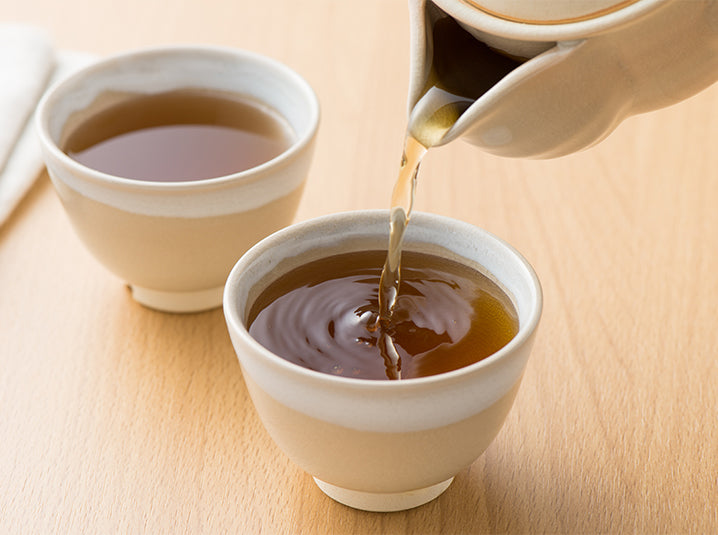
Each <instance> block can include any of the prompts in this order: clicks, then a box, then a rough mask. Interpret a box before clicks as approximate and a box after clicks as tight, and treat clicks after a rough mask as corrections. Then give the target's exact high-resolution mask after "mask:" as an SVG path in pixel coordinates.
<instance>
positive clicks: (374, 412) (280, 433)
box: [224, 211, 542, 511]
mask: <svg viewBox="0 0 718 535" xmlns="http://www.w3.org/2000/svg"><path fill="white" fill-rule="evenodd" d="M388 229H389V213H388V211H359V212H349V213H341V214H334V215H329V216H325V217H320V218H318V219H314V220H310V221H306V222H303V223H300V224H296V225H293V226H291V227H288V228H286V229H283V230H281V231H279V232H277V233H275V234H273V235H272V236H270V237H268V238H266V239H264V240H262V241H261V242H259V243H258V244H257V245H255V246H254V247H253V248H251V249H250V250H249V251H248V252H247V253H246V254H245V255H244V256H243V257H242V258H241V259H240V260H239V262H238V263H237V264H236V265H235V267H234V269H233V270H232V272H231V273H230V276H229V278H228V280H227V284H226V286H225V293H224V313H225V317H226V320H227V326H228V329H229V333H230V336H231V339H232V343H233V345H234V348H235V351H236V353H237V355H238V357H239V362H240V364H241V368H242V373H243V376H244V380H245V383H246V385H247V388H248V389H249V393H250V395H251V397H252V401H253V402H254V405H255V407H256V409H257V412H258V413H259V416H260V418H261V420H262V422H263V424H264V426H265V427H266V429H267V431H268V432H269V434H270V435H271V436H272V438H273V439H274V441H275V442H276V443H277V445H278V446H279V447H280V449H282V450H283V451H284V452H285V453H286V454H287V455H288V456H289V457H290V458H291V459H292V460H293V461H294V462H295V463H296V464H297V465H299V466H300V467H301V468H303V469H304V470H305V471H307V472H308V473H309V474H311V475H312V476H313V477H314V479H315V481H316V482H317V484H318V485H319V487H320V488H321V489H322V490H323V491H324V492H325V493H326V494H328V495H329V496H330V497H332V498H334V499H335V500H337V501H339V502H341V503H344V504H346V505H349V506H352V507H355V508H358V509H365V510H370V511H397V510H402V509H408V508H411V507H416V506H418V505H421V504H423V503H426V502H428V501H430V500H432V499H433V498H435V497H437V496H438V495H439V494H441V493H442V492H443V491H444V490H445V489H446V488H447V487H448V486H449V484H450V483H451V481H452V480H453V478H454V476H455V475H456V474H457V473H458V472H459V471H461V470H462V469H463V468H465V467H466V466H468V465H470V464H471V463H472V462H474V460H475V459H476V458H477V457H479V455H481V453H482V452H483V451H484V450H485V449H486V447H487V446H488V445H489V443H490V442H491V441H492V440H493V438H494V437H495V436H496V434H497V433H498V432H499V429H500V428H501V426H502V424H503V422H504V419H505V417H506V415H507V413H508V411H509V409H510V408H511V405H512V403H513V400H514V397H515V395H516V392H517V390H518V386H519V383H520V381H521V377H522V375H523V372H524V368H525V366H526V362H527V359H528V356H529V351H530V347H531V344H532V341H533V338H534V333H535V330H536V327H537V325H538V322H539V317H540V315H541V307H542V297H541V288H540V285H539V281H538V279H537V277H536V274H535V273H534V271H533V269H532V268H531V266H530V265H529V264H528V262H527V261H526V260H525V259H524V258H523V257H522V256H521V255H520V254H519V253H518V252H516V251H515V250H514V249H513V248H512V247H510V246H509V245H507V244H506V243H505V242H503V241H501V240H500V239H498V238H496V237H495V236H493V235H491V234H489V233H488V232H486V231H484V230H481V229H479V228H477V227H475V226H472V225H469V224H467V223H463V222H460V221H457V220H454V219H450V218H446V217H440V216H436V215H430V214H423V213H418V214H415V215H413V216H412V219H411V223H410V224H409V226H408V230H407V234H406V238H405V246H404V247H405V249H406V250H411V251H419V252H425V253H430V254H436V255H441V256H444V257H448V258H451V259H453V260H456V261H459V262H462V263H464V264H467V265H469V266H472V267H474V268H476V269H479V270H481V271H482V272H483V273H486V274H488V275H489V276H490V277H492V278H493V279H494V280H495V281H496V282H498V283H499V285H500V286H501V287H502V288H503V289H504V290H505V291H506V292H507V294H508V295H509V296H510V297H511V299H512V301H513V303H514V305H515V307H516V309H517V311H518V316H519V332H518V334H517V335H516V336H515V337H514V338H513V339H512V340H511V341H510V342H509V343H508V344H507V345H506V346H504V347H503V348H502V349H501V350H499V351H498V352H496V353H495V354H493V355H491V356H489V357H487V358H486V359H484V360H481V361H479V362H477V363H475V364H472V365H470V366H467V367H464V368H461V369H458V370H455V371H451V372H448V373H443V374H440V375H434V376H430V377H421V378H415V379H406V380H400V381H388V380H386V381H381V380H366V379H353V378H347V377H339V376H334V375H329V374H324V373H320V372H316V371H313V370H309V369H306V368H303V367H301V366H299V365H297V364H294V363H291V362H289V361H287V360H284V359H282V358H281V357H279V356H277V355H275V354H273V353H272V352H270V351H269V350H267V349H265V348H264V347H263V346H262V345H260V344H259V343H258V342H257V341H256V340H254V339H253V338H252V337H251V336H250V335H249V333H248V330H247V324H246V319H247V315H248V313H249V310H250V309H251V306H252V303H253V302H254V300H255V299H256V298H257V296H258V294H259V293H261V291H262V290H263V289H264V288H266V287H267V285H268V284H269V283H270V282H272V281H273V280H275V279H276V278H277V277H279V276H280V275H282V274H284V273H286V272H288V271H289V270H291V269H293V268H294V267H297V266H299V265H302V264H304V263H306V262H310V261H312V260H316V259H319V258H323V257H325V256H329V255H332V254H337V253H341V252H349V251H361V250H372V249H373V250H377V249H386V245H387V241H388Z"/></svg>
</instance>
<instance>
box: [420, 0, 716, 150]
mask: <svg viewBox="0 0 718 535" xmlns="http://www.w3.org/2000/svg"><path fill="white" fill-rule="evenodd" d="M409 6H410V22H411V71H410V72H411V74H410V83H409V111H410V112H411V110H412V109H413V108H414V105H415V104H416V103H417V101H419V99H420V97H421V96H422V95H423V92H424V90H425V85H426V83H427V79H428V77H429V73H430V71H431V69H432V49H433V47H434V43H433V36H432V23H433V21H435V20H437V18H440V17H450V18H451V19H453V20H454V21H456V22H457V23H458V25H456V27H457V29H458V30H459V31H463V30H465V31H467V32H469V33H470V34H471V36H472V37H473V38H474V39H476V40H479V41H481V42H483V43H485V44H486V45H487V46H488V47H489V49H490V50H491V51H492V53H494V52H495V53H497V54H500V55H503V56H507V57H511V58H519V59H518V61H517V63H516V65H517V66H516V67H515V68H513V69H512V70H511V71H510V72H508V74H505V75H504V76H503V77H501V78H500V79H498V80H496V81H495V83H494V82H492V85H491V86H490V87H489V88H488V89H487V90H486V91H485V92H483V93H482V94H481V95H480V96H478V98H476V97H474V98H476V100H475V101H474V102H473V104H471V105H470V106H469V107H468V109H467V110H466V111H465V112H464V113H463V114H462V115H461V116H460V117H459V118H458V120H457V121H456V123H455V124H454V125H453V126H452V127H451V128H450V129H449V130H448V131H447V132H446V133H445V134H444V135H443V137H442V138H441V139H440V140H439V141H438V142H437V143H435V145H443V144H446V143H448V142H450V141H452V140H454V139H456V138H459V137H461V138H463V139H465V140H466V141H468V142H470V143H472V144H474V145H477V146H478V147H480V148H482V149H483V150H485V151H486V152H489V153H493V154H496V155H499V156H507V157H517V158H554V157H558V156H563V155H565V154H569V153H572V152H576V151H579V150H581V149H584V148H587V147H590V146H591V145H593V144H595V143H597V142H598V141H600V140H601V139H603V138H604V137H605V136H607V135H608V134H609V133H610V132H612V131H613V129H614V128H616V126H617V125H618V124H619V123H620V122H621V121H622V120H623V119H625V118H627V117H629V116H631V115H634V114H638V113H643V112H647V111H650V110H655V109H658V108H661V107H665V106H668V105H670V104H674V103H676V102H678V101H680V100H683V99H685V98H687V97H689V96H691V95H693V94H695V93H697V92H699V91H700V90H702V89H704V88H706V87H708V86H709V85H711V84H712V83H713V82H714V81H715V80H716V79H718V0H409ZM462 28H463V30H462Z"/></svg>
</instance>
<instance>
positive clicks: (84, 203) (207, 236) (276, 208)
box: [36, 46, 319, 312]
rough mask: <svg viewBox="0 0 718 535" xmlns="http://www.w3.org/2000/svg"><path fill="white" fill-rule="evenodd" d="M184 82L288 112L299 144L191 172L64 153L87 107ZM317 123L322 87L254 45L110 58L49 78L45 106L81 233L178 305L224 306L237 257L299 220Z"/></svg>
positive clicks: (138, 287)
mask: <svg viewBox="0 0 718 535" xmlns="http://www.w3.org/2000/svg"><path fill="white" fill-rule="evenodd" d="M185 88H191V89H207V90H214V91H221V92H230V93H234V94H237V95H239V96H244V97H246V98H249V99H251V100H252V101H254V102H255V103H258V104H259V105H261V106H264V107H266V108H267V109H268V110H272V111H273V112H274V113H275V114H277V115H279V116H280V117H282V118H283V119H284V120H285V121H286V123H287V124H288V127H289V129H290V130H291V131H292V132H293V143H292V144H291V146H290V147H289V148H288V149H287V150H286V151H284V152H283V153H282V154H280V155H279V156H277V157H275V158H274V159H272V160H269V161H267V162H265V163H263V164H261V165H258V166H256V167H254V168H251V169H249V170H246V171H242V172H238V173H235V174H232V175H227V176H223V177H218V178H213V179H205V180H196V181H183V182H180V181H178V182H151V181H142V180H132V179H127V178H123V177H118V176H112V175H109V174H105V173H102V172H99V171H96V170H94V169H91V168H88V167H86V166H84V165H82V164H80V163H78V162H77V161H75V160H74V159H72V158H70V157H69V156H68V155H67V154H65V153H64V152H63V150H62V143H63V139H64V138H65V136H67V134H68V132H69V131H71V129H72V128H73V127H74V125H76V124H79V123H80V122H81V121H82V120H83V118H84V117H87V116H89V115H92V114H95V113H97V112H99V111H101V110H102V109H104V108H106V107H107V106H109V105H112V104H114V103H115V102H117V101H118V100H119V99H123V98H131V97H132V95H134V94H152V93H161V92H166V91H171V90H178V89H185ZM318 123H319V103H318V101H317V98H316V95H315V93H314V91H313V90H312V88H311V87H310V86H309V84H308V83H307V82H306V81H305V80H304V79H303V78H302V77H301V76H299V75H298V74H297V73H296V72H294V71H292V70H291V69H289V68H288V67H287V66H285V65H283V64H281V63H279V62H277V61H274V60H272V59H269V58H266V57H263V56H260V55H258V54H255V53H251V52H247V51H242V50H237V49H231V48H220V47H210V46H172V47H162V48H154V49H143V50H138V51H133V52H129V53H124V54H121V55H118V56H114V57H110V58H108V59H104V60H102V61H99V62H97V63H95V64H93V65H91V66H88V67H87V68H85V69H83V70H81V71H79V72H77V73H76V74H74V75H72V76H70V77H69V78H67V79H65V80H63V81H62V82H60V83H59V84H57V85H55V86H54V87H53V88H51V89H50V90H49V91H48V92H47V93H46V94H45V96H44V97H43V99H42V100H41V102H40V104H39V106H38V110H37V114H36V126H37V130H38V132H39V136H40V140H41V144H42V148H43V155H44V159H45V163H46V165H47V168H48V171H49V174H50V177H51V179H52V182H53V184H54V186H55V188H56V190H57V192H58V194H59V197H60V199H61V200H62V203H63V205H64V207H65V210H66V212H67V214H68V216H69V218H70V220H71V222H72V224H73V226H74V228H75V230H76V232H77V234H78V235H79V236H80V238H81V239H82V240H83V242H84V243H85V245H86V246H87V248H88V249H89V250H90V251H91V252H92V253H93V254H94V255H95V257H96V258H97V259H98V260H99V261H100V262H101V263H103V264H104V265H105V266H106V267H107V268H108V269H109V270H110V271H112V272H114V273H115V274H116V275H118V276H119V277H120V278H122V279H123V280H125V281H127V283H128V284H129V285H130V287H131V288H132V295H133V297H134V298H135V299H136V300H137V301H139V302H140V303H142V304H144V305H146V306H149V307H152V308H156V309H159V310H165V311H173V312H190V311H197V310H203V309H208V308H214V307H217V306H220V305H221V303H222V291H223V287H224V282H225V280H226V277H227V275H228V273H229V271H230V269H231V268H232V266H233V265H234V263H235V262H236V261H237V258H239V257H240V256H241V255H242V253H244V252H245V251H246V250H247V249H248V248H249V247H250V246H252V245H253V244H254V243H256V242H257V241H258V240H260V239H261V238H263V237H265V236H267V235H269V234H271V233H272V232H274V231H276V230H278V229H280V228H282V227H284V226H286V225H288V224H290V223H291V222H292V220H293V218H294V216H295V213H296V208H297V205H298V203H299V200H300V197H301V193H302V188H303V185H304V182H305V179H306V176H307V172H308V169H309V165H310V161H311V158H312V152H313V147H314V140H315V137H316V133H317V128H318ZM128 157H131V155H128Z"/></svg>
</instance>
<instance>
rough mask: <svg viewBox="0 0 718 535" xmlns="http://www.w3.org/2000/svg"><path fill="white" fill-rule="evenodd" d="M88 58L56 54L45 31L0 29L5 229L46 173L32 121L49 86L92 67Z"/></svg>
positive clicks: (0, 192) (0, 202) (0, 212)
mask: <svg viewBox="0 0 718 535" xmlns="http://www.w3.org/2000/svg"><path fill="white" fill-rule="evenodd" d="M90 61H92V57H91V56H90V55H88V54H81V53H72V52H61V51H56V50H54V49H53V47H52V44H51V41H50V39H49V37H48V36H47V34H46V33H45V32H43V31H42V30H40V29H38V28H35V27H32V26H26V25H21V24H0V76H1V77H2V80H3V82H2V84H0V225H2V224H3V223H4V222H5V220H6V219H7V218H8V216H9V215H10V214H11V213H12V210H13V209H14V208H15V206H16V205H17V204H18V203H19V202H20V200H21V199H22V197H23V196H24V195H25V193H27V191H28V190H29V189H30V186H32V184H33V182H35V179H36V178H37V176H38V175H39V174H40V172H41V171H42V168H43V162H42V153H41V150H40V143H39V140H38V138H37V134H36V132H35V128H34V125H33V121H32V117H33V113H34V111H35V107H36V106H37V102H38V101H39V100H40V97H41V96H42V94H43V93H44V91H45V90H46V89H47V87H49V85H51V84H53V83H55V82H56V81H57V80H60V79H61V78H63V77H65V76H67V75H68V74H70V73H71V72H72V71H74V70H75V69H77V68H79V67H81V66H83V65H86V64H88V63H89V62H90Z"/></svg>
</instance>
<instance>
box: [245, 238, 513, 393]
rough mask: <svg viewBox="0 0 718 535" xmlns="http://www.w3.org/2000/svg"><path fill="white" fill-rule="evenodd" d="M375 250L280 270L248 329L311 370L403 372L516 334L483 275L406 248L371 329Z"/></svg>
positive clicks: (413, 373) (484, 351) (442, 366)
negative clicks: (390, 301) (381, 320)
mask: <svg viewBox="0 0 718 535" xmlns="http://www.w3.org/2000/svg"><path fill="white" fill-rule="evenodd" d="M385 257H386V251H363V252H357V253H345V254H340V255H335V256H331V257H327V258H324V259H321V260H317V261H314V262H310V263H307V264H305V265H303V266H300V267H299V268H296V269H294V270H293V271H290V272H289V273H287V274H285V275H284V276H282V277H280V278H279V279H277V280H276V281H274V282H273V283H271V284H270V285H269V286H268V287H267V288H266V289H265V290H264V291H263V292H262V293H261V294H260V296H259V297H258V298H257V300H256V301H255V302H254V304H253V305H252V308H251V310H250V312H249V316H248V325H249V333H250V334H251V335H252V337H253V338H254V339H255V340H257V341H258V342H259V343H261V344H262V345H263V346H265V347H266V348H267V349H269V350H270V351H272V352H273V353H275V354H276V355H278V356H280V357H283V358H285V359H286V360H289V361H291V362H294V363H295V364H298V365H300V366H304V367H306V368H309V369H312V370H316V371H319V372H324V373H328V374H333V375H341V376H345V377H355V378H363V379H387V378H390V379H391V378H397V377H392V375H394V374H397V375H399V376H400V377H401V379H407V378H412V377H424V376H429V375H435V374H438V373H443V372H447V371H451V370H454V369H458V368H461V367H464V366H467V365H469V364H472V363H474V362H478V361H479V360H482V359H484V358H486V357H487V356H489V355H491V354H493V353H495V352H496V351H498V350H499V349H500V348H501V347H503V346H504V345H506V344H507V343H508V342H509V341H510V340H511V339H512V338H513V337H514V336H515V335H516V333H517V332H518V319H517V315H516V311H515V308H514V306H513V304H512V303H511V300H510V299H509V297H508V296H507V295H506V294H505V293H504V292H503V290H501V289H500V288H499V287H498V286H497V285H496V284H495V283H494V282H493V281H492V280H491V279H489V278H488V277H486V276H485V275H483V274H482V273H480V272H478V271H476V270H474V269H472V268H470V267H468V266H465V265H463V264H459V263H457V262H454V261H451V260H447V259H444V258H440V257H437V256H433V255H428V254H421V253H415V252H406V251H405V252H404V253H403V257H402V272H401V292H400V294H399V295H398V296H397V298H396V303H395V305H394V309H393V312H392V318H391V323H390V324H387V325H384V326H383V328H382V329H375V328H374V326H375V324H376V317H377V315H378V312H379V303H378V288H379V278H380V275H381V271H382V269H381V266H382V262H383V260H384V258H385ZM385 334H386V335H388V336H390V337H391V340H392V342H393V347H394V348H395V349H396V352H397V354H398V357H399V359H398V362H397V363H396V366H397V368H398V369H396V370H392V369H391V364H390V363H388V362H387V355H386V353H385V348H384V347H383V346H382V343H383V341H382V337H383V336H384V335H385ZM397 372H398V373H397Z"/></svg>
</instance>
